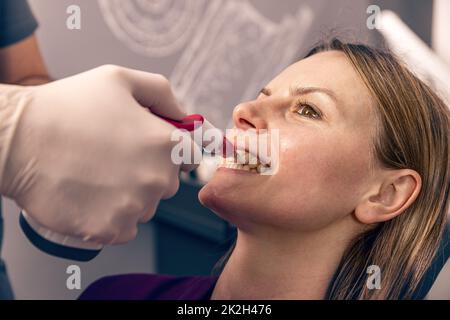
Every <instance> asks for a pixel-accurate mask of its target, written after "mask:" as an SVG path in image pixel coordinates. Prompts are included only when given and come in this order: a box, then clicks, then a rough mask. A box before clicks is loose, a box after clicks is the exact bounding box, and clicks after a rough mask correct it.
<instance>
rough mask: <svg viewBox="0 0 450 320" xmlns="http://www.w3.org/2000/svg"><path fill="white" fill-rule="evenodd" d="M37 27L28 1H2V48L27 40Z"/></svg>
mask: <svg viewBox="0 0 450 320" xmlns="http://www.w3.org/2000/svg"><path fill="white" fill-rule="evenodd" d="M37 26H38V24H37V21H36V19H35V18H34V16H33V13H32V12H31V9H30V6H29V5H28V2H27V0H0V48H2V47H6V46H9V45H11V44H14V43H16V42H18V41H20V40H23V39H25V38H26V37H28V36H30V35H31V34H33V32H34V31H35V30H36V28H37Z"/></svg>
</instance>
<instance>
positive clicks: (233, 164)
mask: <svg viewBox="0 0 450 320" xmlns="http://www.w3.org/2000/svg"><path fill="white" fill-rule="evenodd" d="M219 168H228V169H234V170H242V171H247V172H252V173H259V174H262V173H265V172H268V170H270V164H265V163H262V162H261V161H260V160H259V159H258V157H257V156H255V155H254V154H252V153H250V152H248V151H246V150H235V152H234V155H231V156H230V155H229V156H227V157H225V158H223V160H222V162H221V164H220V165H219Z"/></svg>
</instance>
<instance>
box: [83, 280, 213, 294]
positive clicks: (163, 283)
mask: <svg viewBox="0 0 450 320" xmlns="http://www.w3.org/2000/svg"><path fill="white" fill-rule="evenodd" d="M217 279H218V276H185V277H179V276H170V275H159V274H129V275H120V276H110V277H105V278H101V279H100V280H97V281H95V282H94V283H92V284H91V285H90V286H89V287H88V288H87V289H86V290H85V291H84V292H83V293H82V294H81V296H80V297H79V299H81V300H209V299H210V298H211V295H212V292H213V290H214V287H215V285H216V282H217Z"/></svg>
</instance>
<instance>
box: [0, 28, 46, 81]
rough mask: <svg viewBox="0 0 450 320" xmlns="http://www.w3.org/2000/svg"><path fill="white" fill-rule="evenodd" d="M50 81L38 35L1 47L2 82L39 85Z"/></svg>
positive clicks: (0, 69) (0, 75) (0, 70)
mask: <svg viewBox="0 0 450 320" xmlns="http://www.w3.org/2000/svg"><path fill="white" fill-rule="evenodd" d="M49 81H51V79H50V76H49V75H48V72H47V69H46V67H45V63H44V61H43V59H42V56H41V52H40V50H39V46H38V43H37V40H36V35H34V34H32V35H31V36H29V37H27V38H25V39H24V40H22V41H19V42H17V43H14V44H11V45H9V46H7V47H5V48H0V83H7V84H20V85H37V84H43V83H46V82H49Z"/></svg>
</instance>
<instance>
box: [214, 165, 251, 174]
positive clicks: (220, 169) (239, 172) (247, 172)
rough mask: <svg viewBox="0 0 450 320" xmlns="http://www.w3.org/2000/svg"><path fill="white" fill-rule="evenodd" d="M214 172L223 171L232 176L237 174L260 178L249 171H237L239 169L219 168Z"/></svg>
mask: <svg viewBox="0 0 450 320" xmlns="http://www.w3.org/2000/svg"><path fill="white" fill-rule="evenodd" d="M216 171H217V172H219V171H224V172H228V173H233V174H239V175H253V176H260V174H258V173H254V172H250V171H245V170H239V169H232V168H226V167H219V168H217V170H216Z"/></svg>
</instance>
